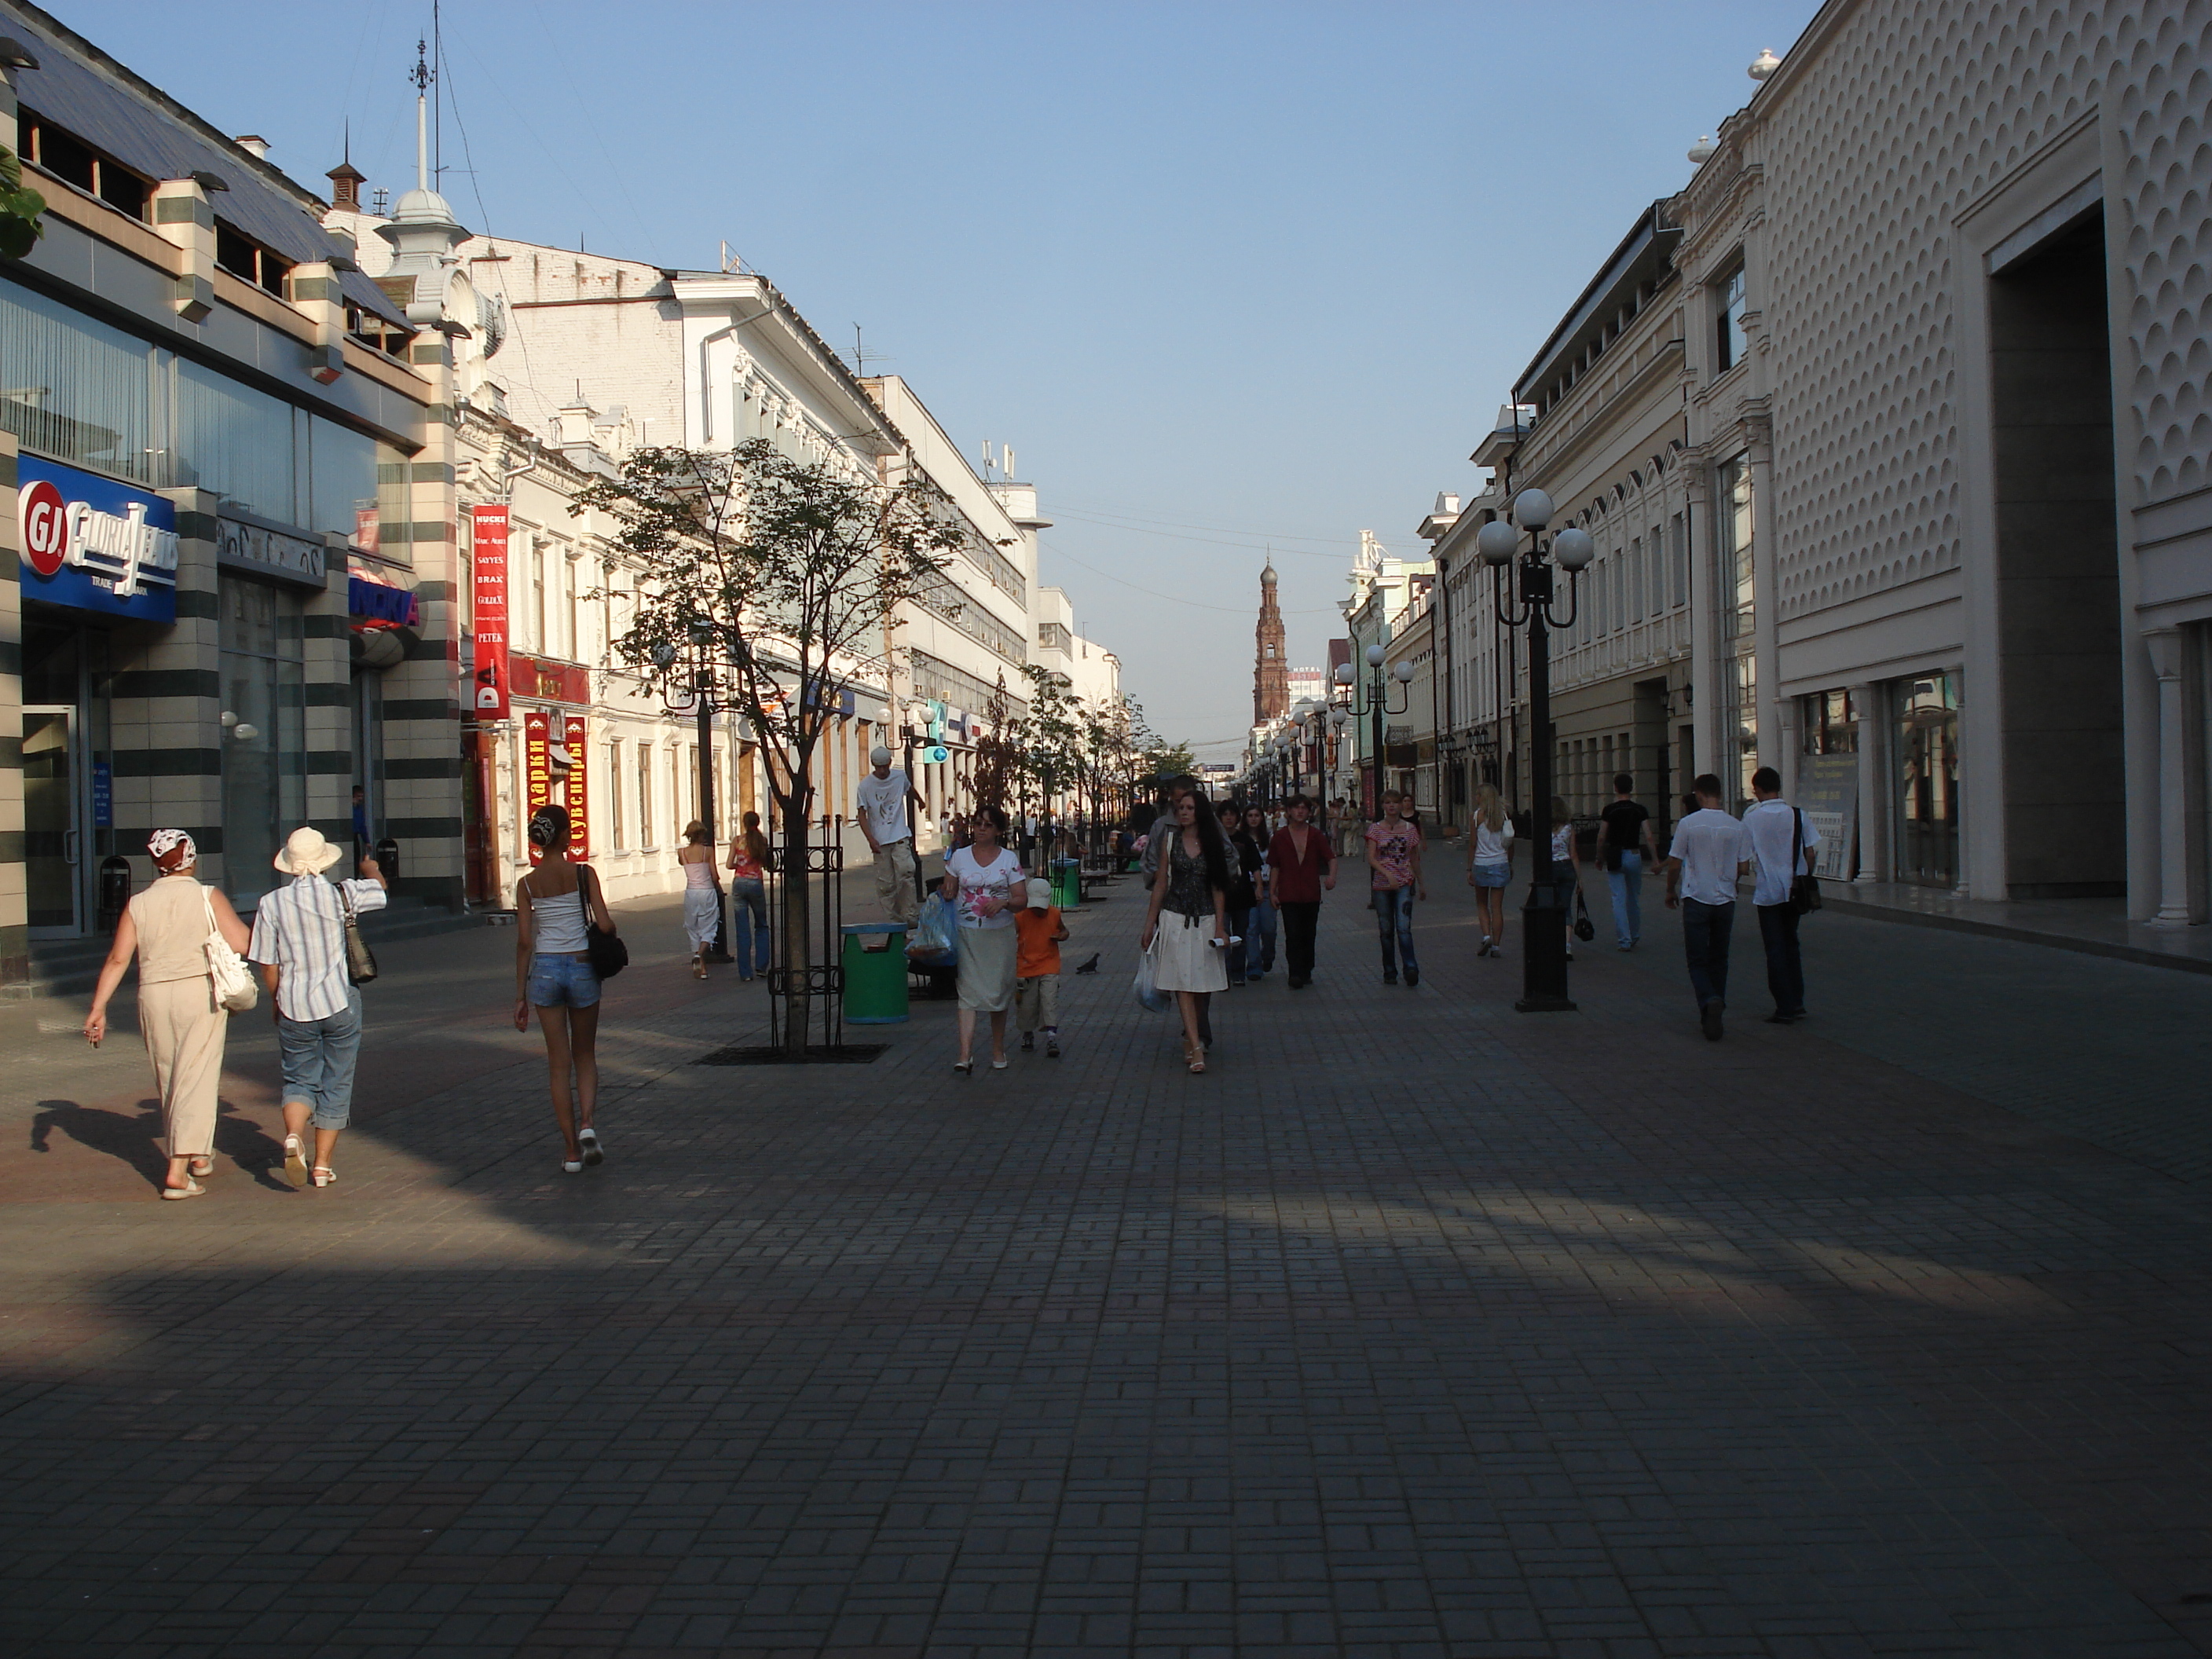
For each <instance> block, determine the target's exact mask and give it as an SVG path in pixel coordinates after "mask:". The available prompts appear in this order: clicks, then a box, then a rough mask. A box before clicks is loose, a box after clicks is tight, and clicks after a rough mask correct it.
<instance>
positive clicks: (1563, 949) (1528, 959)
mask: <svg viewBox="0 0 2212 1659" xmlns="http://www.w3.org/2000/svg"><path fill="white" fill-rule="evenodd" d="M1552 512H1553V508H1552V498H1551V497H1550V496H1549V495H1546V494H1545V493H1544V492H1543V491H1542V490H1541V489H1524V490H1522V492H1521V493H1520V494H1519V495H1516V496H1515V497H1514V498H1513V518H1512V522H1511V523H1510V524H1509V523H1507V522H1506V521H1505V520H1502V519H1499V520H1492V522H1491V523H1489V524H1486V525H1485V526H1482V528H1481V529H1480V531H1478V532H1476V534H1475V538H1474V547H1475V551H1476V552H1477V553H1479V554H1480V555H1481V556H1482V562H1484V563H1485V564H1486V565H1488V566H1489V567H1490V574H1491V599H1492V604H1493V605H1495V606H1496V607H1497V611H1498V621H1499V622H1500V623H1503V624H1504V626H1506V627H1508V628H1525V629H1528V792H1529V793H1530V794H1531V795H1533V796H1534V800H1533V801H1532V802H1531V803H1530V805H1529V813H1528V819H1529V822H1530V823H1532V824H1534V826H1535V829H1536V850H1535V867H1534V872H1533V873H1532V874H1531V877H1530V878H1529V883H1528V902H1526V903H1525V904H1523V905H1522V908H1521V923H1522V926H1521V963H1522V967H1521V1000H1519V1001H1518V1002H1516V1003H1515V1004H1514V1005H1513V1006H1515V1007H1516V1008H1517V1009H1519V1010H1520V1011H1521V1012H1522V1013H1524V1014H1538V1013H1559V1012H1571V1010H1572V1009H1573V1007H1574V1006H1575V1005H1574V1003H1573V1002H1572V1001H1571V1000H1569V998H1568V995H1567V924H1568V921H1569V920H1570V916H1569V915H1568V912H1567V910H1566V908H1565V906H1564V905H1563V903H1562V902H1561V899H1560V896H1559V888H1558V885H1557V884H1556V882H1555V880H1554V878H1553V868H1552V830H1553V823H1552V660H1551V633H1550V630H1551V629H1555V628H1557V629H1565V628H1571V627H1573V626H1574V624H1575V614H1576V606H1577V603H1578V601H1579V599H1580V596H1581V582H1580V580H1579V579H1580V577H1581V575H1582V573H1583V571H1584V570H1586V569H1588V568H1589V562H1590V561H1591V560H1592V559H1593V558H1595V556H1596V555H1597V547H1596V544H1595V543H1594V542H1592V541H1591V540H1590V538H1589V532H1588V531H1586V530H1579V529H1577V528H1576V527H1575V526H1572V525H1570V526H1568V527H1567V528H1566V529H1565V530H1562V531H1560V532H1559V534H1558V535H1556V536H1554V537H1553V538H1552V539H1551V541H1550V543H1549V544H1548V545H1547V544H1546V542H1545V540H1544V531H1545V530H1546V528H1547V526H1549V525H1550V524H1551V522H1552ZM1516 526H1518V528H1516ZM1523 530H1525V531H1527V532H1528V547H1527V549H1526V550H1523V549H1522V545H1521V532H1522V531H1523ZM1554 563H1556V564H1557V565H1558V567H1559V569H1561V570H1564V571H1565V572H1566V573H1567V614H1566V616H1565V617H1556V616H1554V615H1553V612H1552V605H1553V597H1554V588H1553V564H1554ZM1569 902H1571V901H1569Z"/></svg>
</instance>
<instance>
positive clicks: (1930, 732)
mask: <svg viewBox="0 0 2212 1659" xmlns="http://www.w3.org/2000/svg"><path fill="white" fill-rule="evenodd" d="M1895 707H1896V710H1897V736H1896V755H1895V767H1896V776H1895V780H1894V781H1895V790H1896V797H1897V878H1898V879H1899V881H1906V882H1912V883H1915V884H1918V885H1921V886H1926V887H1955V886H1957V885H1958V883H1959V677H1958V676H1957V675H1956V674H1928V675H1924V676H1922V677H1921V678H1917V679H1910V680H1903V681H1899V683H1898V684H1897V688H1896V704H1895Z"/></svg>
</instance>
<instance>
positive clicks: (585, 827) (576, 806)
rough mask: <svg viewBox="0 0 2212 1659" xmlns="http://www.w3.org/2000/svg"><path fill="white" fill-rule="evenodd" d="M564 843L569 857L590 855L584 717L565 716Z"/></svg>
mask: <svg viewBox="0 0 2212 1659" xmlns="http://www.w3.org/2000/svg"><path fill="white" fill-rule="evenodd" d="M564 793H565V795H566V798H567V800H568V846H569V848H570V852H569V856H570V857H571V858H578V859H587V858H589V857H591V856H592V765H591V754H590V751H589V750H587V749H586V748H585V746H584V717H583V716H582V715H581V714H571V715H569V716H568V785H567V787H566V789H565V791H564Z"/></svg>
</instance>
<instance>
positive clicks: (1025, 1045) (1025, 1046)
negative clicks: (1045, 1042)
mask: <svg viewBox="0 0 2212 1659" xmlns="http://www.w3.org/2000/svg"><path fill="white" fill-rule="evenodd" d="M1032 1048H1036V1032H1035V1031H1024V1032H1023V1033H1022V1052H1023V1053H1024V1054H1027V1053H1028V1052H1029V1051H1030V1049H1032Z"/></svg>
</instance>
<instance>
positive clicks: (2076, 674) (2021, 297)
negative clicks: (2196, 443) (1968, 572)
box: [1954, 208, 2127, 898]
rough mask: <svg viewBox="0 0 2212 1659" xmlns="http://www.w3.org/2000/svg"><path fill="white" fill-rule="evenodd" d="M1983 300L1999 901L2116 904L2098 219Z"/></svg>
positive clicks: (2117, 756) (2119, 879)
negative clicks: (1999, 776) (1992, 486)
mask: <svg viewBox="0 0 2212 1659" xmlns="http://www.w3.org/2000/svg"><path fill="white" fill-rule="evenodd" d="M1989 303H1990V416H1991V420H1990V436H1991V449H1992V459H1993V461H1994V464H1995V472H1996V480H1995V481H1996V541H1997V559H1996V567H1997V568H1996V576H1997V584H1996V586H1997V650H1998V653H1999V663H2000V671H1999V676H1998V681H1999V688H2000V693H2001V714H2000V719H2001V723H2002V732H2003V737H2002V743H2003V745H2004V747H2003V766H2004V814H2005V817H2004V842H2005V886H2006V890H2007V893H2008V896H2010V897H2013V898H2087V897H2092V896H2117V895H2119V894H2123V893H2124V892H2125V891H2126V890H2127V777H2126V772H2125V768H2124V754H2125V746H2124V744H2123V743H2122V741H2121V737H2122V723H2123V720H2122V708H2121V690H2120V636H2121V618H2120V591H2119V550H2118V528H2117V507H2118V503H2117V501H2116V500H2115V496H2114V486H2113V483H2112V360H2111V356H2110V350H2109V347H2108V344H2107V337H2106V331H2107V330H2108V328H2109V326H2110V312H2109V309H2108V307H2107V304H2106V291H2105V224H2104V215H2103V212H2102V210H2101V208H2099V209H2093V210H2091V211H2090V212H2089V213H2088V215H2087V216H2086V217H2084V218H2082V219H2081V220H2078V221H2076V222H2075V223H2074V224H2073V225H2071V226H2069V228H2066V229H2064V230H2062V231H2060V232H2058V233H2057V234H2055V235H2053V236H2051V237H2050V238H2049V239H2047V240H2045V241H2043V242H2041V243H2039V244H2038V245H2037V246H2035V247H2034V248H2033V249H2031V250H2030V251H2028V252H2027V253H2025V254H2024V255H2022V256H2021V258H2018V259H2016V260H2015V261H2013V262H2012V263H2011V264H2008V265H2006V266H2005V267H2004V268H2003V270H2002V271H2000V272H1997V273H1996V274H1994V275H1992V276H1990V287H1989ZM1954 729H1955V727H1954Z"/></svg>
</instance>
